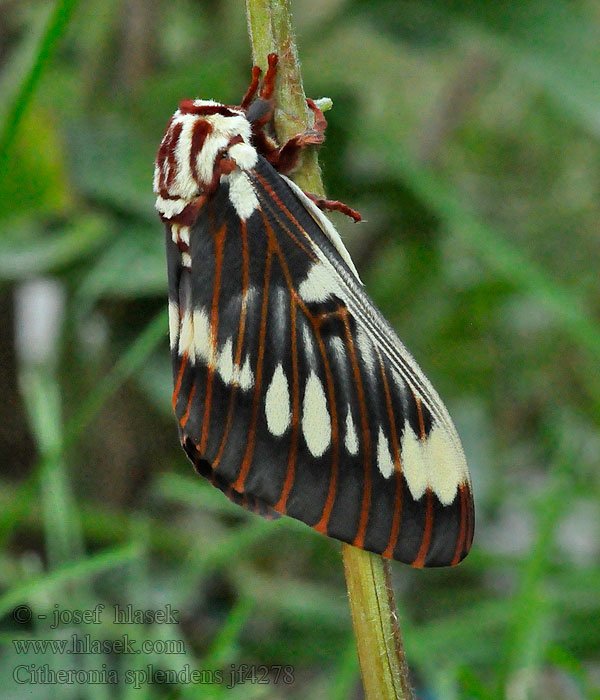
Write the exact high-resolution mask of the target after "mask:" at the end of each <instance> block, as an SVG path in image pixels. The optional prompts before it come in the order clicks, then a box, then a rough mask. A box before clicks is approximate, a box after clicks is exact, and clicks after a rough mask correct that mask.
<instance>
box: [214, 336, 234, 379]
mask: <svg viewBox="0 0 600 700" xmlns="http://www.w3.org/2000/svg"><path fill="white" fill-rule="evenodd" d="M217 371H218V372H219V374H220V375H221V379H222V380H223V381H224V382H225V384H231V383H232V382H233V380H234V369H233V344H232V342H231V338H227V340H226V342H225V344H224V345H223V348H222V350H221V352H220V353H219V361H218V362H217Z"/></svg>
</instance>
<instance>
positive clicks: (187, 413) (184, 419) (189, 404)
mask: <svg viewBox="0 0 600 700" xmlns="http://www.w3.org/2000/svg"><path fill="white" fill-rule="evenodd" d="M195 393H196V382H194V383H193V384H192V388H191V390H190V396H189V398H188V402H187V406H186V407H185V413H184V414H183V416H182V417H181V420H180V421H179V425H180V426H181V427H182V428H185V424H186V423H187V422H188V418H189V417H190V409H191V407H192V401H193V400H194V394H195Z"/></svg>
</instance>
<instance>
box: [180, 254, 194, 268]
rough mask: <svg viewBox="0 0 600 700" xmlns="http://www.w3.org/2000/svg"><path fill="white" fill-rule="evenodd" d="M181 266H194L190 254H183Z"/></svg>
mask: <svg viewBox="0 0 600 700" xmlns="http://www.w3.org/2000/svg"><path fill="white" fill-rule="evenodd" d="M181 264H182V265H183V266H184V267H191V266H192V258H191V256H190V254H189V253H182V254H181Z"/></svg>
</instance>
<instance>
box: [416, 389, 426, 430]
mask: <svg viewBox="0 0 600 700" xmlns="http://www.w3.org/2000/svg"><path fill="white" fill-rule="evenodd" d="M413 396H414V397H415V403H416V404H417V416H418V418H419V432H420V435H419V437H420V438H421V440H424V439H425V437H426V435H425V421H424V420H423V411H422V410H421V399H420V398H419V397H418V396H416V395H415V394H414V393H413Z"/></svg>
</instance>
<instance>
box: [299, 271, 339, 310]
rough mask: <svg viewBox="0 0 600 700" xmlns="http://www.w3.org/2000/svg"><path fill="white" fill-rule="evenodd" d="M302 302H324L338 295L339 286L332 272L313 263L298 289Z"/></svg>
mask: <svg viewBox="0 0 600 700" xmlns="http://www.w3.org/2000/svg"><path fill="white" fill-rule="evenodd" d="M298 293H299V294H300V296H301V297H302V299H303V301H306V302H312V301H317V302H319V301H325V300H326V299H329V297H330V296H332V295H333V294H338V295H339V294H340V293H341V290H340V287H339V284H338V282H337V280H336V278H335V276H334V274H333V272H332V270H330V269H328V268H327V267H325V265H323V264H322V263H313V264H312V265H311V266H310V268H309V270H308V274H307V275H306V277H305V278H304V279H303V280H302V282H301V283H300V286H299V287H298Z"/></svg>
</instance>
